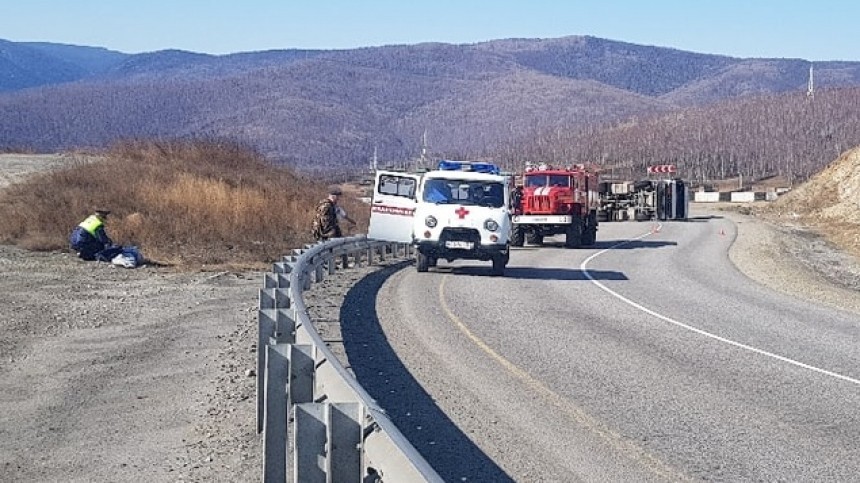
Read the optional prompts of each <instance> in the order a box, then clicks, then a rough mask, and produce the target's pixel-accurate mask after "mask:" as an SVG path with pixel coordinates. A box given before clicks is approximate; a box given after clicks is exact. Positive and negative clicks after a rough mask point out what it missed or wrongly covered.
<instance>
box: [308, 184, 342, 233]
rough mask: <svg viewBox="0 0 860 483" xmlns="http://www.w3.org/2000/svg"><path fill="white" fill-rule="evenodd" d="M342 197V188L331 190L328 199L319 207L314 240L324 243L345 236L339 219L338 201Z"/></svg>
mask: <svg viewBox="0 0 860 483" xmlns="http://www.w3.org/2000/svg"><path fill="white" fill-rule="evenodd" d="M340 195H341V191H340V188H337V187H334V188H332V189H330V190H329V192H328V197H327V198H326V199H324V200H322V201H320V203H319V205H317V211H316V213H314V223H313V230H312V233H313V236H314V240H316V241H324V240H328V239H329V238H340V237H342V236H343V232H342V231H341V229H340V225H339V224H338V219H337V200H338V197H340Z"/></svg>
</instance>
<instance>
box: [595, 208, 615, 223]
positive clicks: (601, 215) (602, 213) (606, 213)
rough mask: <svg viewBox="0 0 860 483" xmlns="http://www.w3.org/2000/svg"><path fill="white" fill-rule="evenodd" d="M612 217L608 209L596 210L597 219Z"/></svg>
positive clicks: (607, 219)
mask: <svg viewBox="0 0 860 483" xmlns="http://www.w3.org/2000/svg"><path fill="white" fill-rule="evenodd" d="M611 217H612V215H611V213H610V212H609V211H608V210H600V211H598V212H597V221H609V220H610V218H611Z"/></svg>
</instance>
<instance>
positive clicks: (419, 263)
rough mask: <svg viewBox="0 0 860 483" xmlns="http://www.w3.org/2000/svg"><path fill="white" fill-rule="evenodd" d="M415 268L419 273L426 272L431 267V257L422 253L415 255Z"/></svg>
mask: <svg viewBox="0 0 860 483" xmlns="http://www.w3.org/2000/svg"><path fill="white" fill-rule="evenodd" d="M415 266H416V268H418V271H419V272H426V271H427V268H429V266H430V260H429V257H428V256H427V255H425V254H423V253H421V252H418V253H416V254H415Z"/></svg>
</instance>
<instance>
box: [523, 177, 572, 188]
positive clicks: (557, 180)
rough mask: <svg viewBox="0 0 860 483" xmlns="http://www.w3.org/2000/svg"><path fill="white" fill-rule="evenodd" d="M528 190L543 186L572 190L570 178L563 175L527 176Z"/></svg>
mask: <svg viewBox="0 0 860 483" xmlns="http://www.w3.org/2000/svg"><path fill="white" fill-rule="evenodd" d="M525 186H526V188H529V187H533V188H537V187H543V186H561V187H564V188H570V177H569V176H566V175H563V174H550V175H546V174H529V175H526V180H525Z"/></svg>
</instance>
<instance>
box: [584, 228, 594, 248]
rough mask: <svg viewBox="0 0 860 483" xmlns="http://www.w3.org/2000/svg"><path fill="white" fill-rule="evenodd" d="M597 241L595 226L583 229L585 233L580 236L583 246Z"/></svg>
mask: <svg viewBox="0 0 860 483" xmlns="http://www.w3.org/2000/svg"><path fill="white" fill-rule="evenodd" d="M595 242H597V228H596V227H591V228H589V229H588V230H586V231H585V235H584V236H583V237H582V244H583V245H585V246H591V245H594V243H595Z"/></svg>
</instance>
